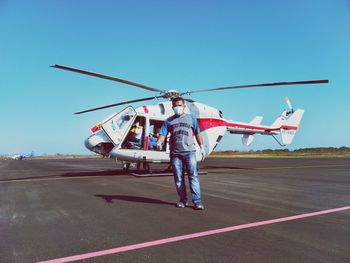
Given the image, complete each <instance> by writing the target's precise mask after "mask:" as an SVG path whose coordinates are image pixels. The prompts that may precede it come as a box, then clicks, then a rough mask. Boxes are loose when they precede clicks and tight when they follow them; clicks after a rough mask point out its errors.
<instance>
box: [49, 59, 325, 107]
mask: <svg viewBox="0 0 350 263" xmlns="http://www.w3.org/2000/svg"><path fill="white" fill-rule="evenodd" d="M51 67H53V68H58V69H62V70H67V71H72V72H76V73H80V74H84V75H89V76H93V77H97V78H102V79H107V80H112V81H115V82H120V83H124V84H127V85H131V86H135V87H138V88H142V89H146V90H149V91H155V92H159V94H160V95H157V96H152V97H147V98H140V99H135V100H129V101H123V102H119V103H115V104H110V105H105V106H101V107H97V108H92V109H87V110H84V111H79V112H75V113H74V114H82V113H86V112H91V111H96V110H102V109H106V108H110V107H115V106H119V105H124V104H130V103H135V102H140V101H147V100H153V99H159V98H164V99H170V100H171V99H173V98H176V97H180V96H183V95H191V94H192V93H199V92H207V91H217V90H228V89H241V88H256V87H269V86H286V85H306V84H323V83H328V82H329V81H328V80H327V79H322V80H304V81H294V82H273V83H260V84H252V85H238V86H229V87H221V88H211V89H200V90H191V91H185V92H178V91H176V90H160V89H157V88H154V87H150V86H146V85H143V84H140V83H137V82H132V81H129V80H125V79H121V78H116V77H112V76H107V75H103V74H99V73H95V72H90V71H86V70H81V69H76V68H71V67H66V66H62V65H57V64H55V65H52V66H51ZM185 100H186V101H189V102H194V100H192V99H187V98H185ZM287 104H288V106H289V108H290V109H291V110H293V109H292V107H291V104H290V101H289V99H288V100H287Z"/></svg>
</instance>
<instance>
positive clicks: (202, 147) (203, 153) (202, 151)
mask: <svg viewBox="0 0 350 263" xmlns="http://www.w3.org/2000/svg"><path fill="white" fill-rule="evenodd" d="M200 147H201V156H202V159H201V161H204V159H205V149H204V145H203V144H202V145H201V146H200Z"/></svg>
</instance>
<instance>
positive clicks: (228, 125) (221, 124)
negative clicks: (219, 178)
mask: <svg viewBox="0 0 350 263" xmlns="http://www.w3.org/2000/svg"><path fill="white" fill-rule="evenodd" d="M51 67H54V68H58V69H62V70H67V71H73V72H76V73H80V74H85V75H90V76H94V77H99V78H103V79H108V80H112V81H116V82H120V83H124V84H128V85H132V86H136V87H139V88H143V89H146V90H149V91H153V92H158V93H159V94H158V95H156V96H152V97H147V98H141V99H135V100H130V101H124V102H120V103H116V104H111V105H106V106H102V107H98V108H93V109H88V110H84V111H80V112H76V113H75V114H82V113H86V112H91V111H95V110H101V109H105V108H109V107H114V106H119V105H124V104H130V103H135V102H141V101H148V100H153V99H160V98H164V99H167V101H164V102H160V103H158V104H156V105H144V106H141V107H138V108H136V109H134V108H133V107H132V106H128V107H126V108H125V109H123V110H122V111H120V112H118V113H114V114H112V115H111V116H109V117H108V118H106V119H105V120H103V121H101V122H100V123H98V124H97V125H95V126H94V127H92V128H91V132H92V134H91V135H90V136H89V137H88V138H87V139H86V140H85V146H86V148H88V149H89V150H90V151H92V152H95V153H97V154H100V155H102V156H105V157H110V158H114V159H116V160H118V161H122V162H123V164H124V166H123V168H124V169H128V167H129V165H130V163H144V164H146V168H145V166H144V168H145V169H149V165H148V163H169V162H170V158H169V152H170V151H169V138H167V140H166V142H165V147H163V149H162V150H157V149H156V145H155V142H156V140H157V138H156V137H157V130H158V129H159V128H160V127H161V125H162V123H163V121H164V120H165V119H167V118H168V117H170V116H172V115H173V114H174V113H173V110H172V105H171V101H170V100H171V99H172V98H175V97H180V96H186V95H190V94H192V93H198V92H209V91H217V90H227V89H239V88H253V87H267V86H283V85H302V84H303V85H304V84H321V83H328V80H307V81H295V82H275V83H264V84H253V85H240V86H230V87H222V88H211V89H201V90H193V91H186V92H178V91H176V90H168V91H167V90H160V89H157V88H153V87H150V86H145V85H143V84H139V83H135V82H131V81H128V80H124V79H120V78H116V77H111V76H107V75H102V74H99V73H94V72H89V71H85V70H81V69H76V68H71V67H66V66H62V65H57V64H56V65H53V66H51ZM185 100H186V108H185V113H190V114H192V115H193V116H194V117H196V118H197V120H198V124H199V127H200V130H201V135H202V137H203V143H204V147H205V152H206V156H208V155H209V154H210V153H211V152H212V151H213V150H214V149H215V147H216V146H217V144H218V143H219V142H220V140H221V139H222V137H223V136H224V135H225V134H226V133H227V132H229V133H231V134H240V135H241V136H242V143H243V144H244V145H247V146H248V145H250V144H251V143H252V142H253V140H254V135H255V134H261V135H269V136H272V137H273V138H275V139H276V141H277V142H278V143H279V144H280V145H282V146H285V145H289V144H291V143H292V140H293V137H294V135H295V133H296V131H297V129H298V127H299V124H300V121H301V119H302V117H303V114H304V110H303V109H296V110H294V109H293V107H292V105H291V103H290V101H289V99H288V97H286V102H287V104H288V106H289V111H287V110H284V111H283V112H282V114H281V115H280V116H279V117H278V118H277V119H276V120H275V122H274V123H273V124H272V125H270V126H266V125H261V121H262V119H263V117H261V116H256V117H255V118H254V119H253V120H252V121H251V122H249V123H244V122H237V121H232V120H227V119H225V118H224V117H223V113H222V112H221V111H220V110H218V109H216V108H214V107H211V106H208V105H205V104H202V103H199V102H195V101H193V100H191V99H187V98H185ZM136 130H138V131H139V133H138V134H136V133H135V131H136ZM132 135H133V136H132ZM135 135H137V136H135ZM277 135H280V138H281V141H280V140H278V139H277V137H276V136H277ZM135 137H138V138H136V139H135ZM196 147H197V160H198V161H200V160H201V154H200V151H199V146H198V145H197V146H196Z"/></svg>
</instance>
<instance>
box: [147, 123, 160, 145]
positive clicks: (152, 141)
mask: <svg viewBox="0 0 350 263" xmlns="http://www.w3.org/2000/svg"><path fill="white" fill-rule="evenodd" d="M158 136H159V127H154V132H153V134H151V135H150V136H149V149H150V150H156V149H157V141H158Z"/></svg>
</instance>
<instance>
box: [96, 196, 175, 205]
mask: <svg viewBox="0 0 350 263" xmlns="http://www.w3.org/2000/svg"><path fill="white" fill-rule="evenodd" d="M95 196H96V197H101V198H102V199H104V200H105V201H106V202H107V203H113V200H121V201H127V202H137V203H148V204H160V205H171V206H174V205H175V204H174V203H170V202H165V201H162V200H159V199H153V198H147V197H139V196H131V195H95Z"/></svg>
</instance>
